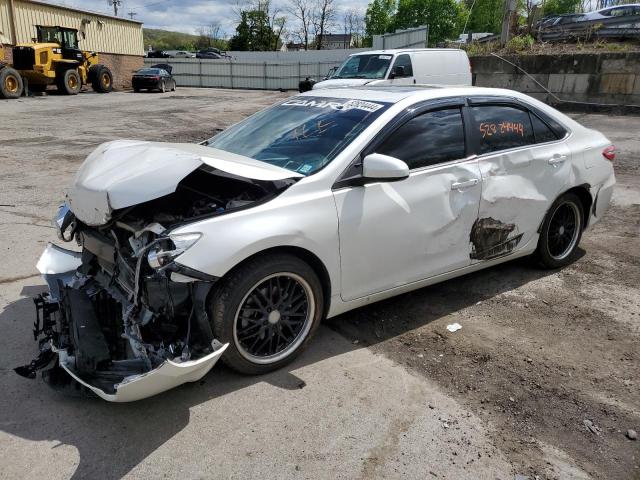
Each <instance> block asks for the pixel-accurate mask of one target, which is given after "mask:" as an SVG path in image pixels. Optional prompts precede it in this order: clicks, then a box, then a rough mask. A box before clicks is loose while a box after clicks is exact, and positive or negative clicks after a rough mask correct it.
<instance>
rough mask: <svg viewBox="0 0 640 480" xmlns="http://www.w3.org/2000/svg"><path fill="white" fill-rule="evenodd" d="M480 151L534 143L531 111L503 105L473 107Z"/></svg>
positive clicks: (484, 151)
mask: <svg viewBox="0 0 640 480" xmlns="http://www.w3.org/2000/svg"><path fill="white" fill-rule="evenodd" d="M471 111H472V112H473V121H474V123H473V129H474V130H475V132H476V134H477V135H478V137H479V138H480V151H479V152H478V153H480V154H482V153H490V152H497V151H500V150H506V149H509V148H516V147H523V146H525V145H531V144H533V143H534V137H533V129H532V128H531V120H530V119H529V112H526V111H524V110H520V109H519V108H515V107H507V106H503V105H487V106H480V107H471Z"/></svg>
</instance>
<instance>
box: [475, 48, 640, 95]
mask: <svg viewBox="0 0 640 480" xmlns="http://www.w3.org/2000/svg"><path fill="white" fill-rule="evenodd" d="M503 58H505V59H506V60H508V61H509V62H512V63H514V64H515V65H518V66H519V67H520V68H522V69H523V70H524V71H526V72H527V73H529V74H530V75H531V77H533V78H534V79H535V80H536V81H533V80H532V79H531V78H530V77H528V76H527V75H525V74H523V73H522V71H520V70H518V69H517V68H516V67H514V66H512V65H510V64H509V63H507V62H505V61H503V60H501V59H499V58H497V57H495V56H491V55H490V56H477V57H471V66H472V69H473V84H474V85H477V86H480V87H497V88H509V89H512V90H518V91H520V92H523V93H526V94H529V95H531V96H533V97H536V98H538V99H540V100H543V101H545V102H548V103H553V104H557V103H558V102H557V100H556V99H554V98H553V96H552V95H549V94H548V93H547V92H546V91H545V89H544V88H542V87H541V86H540V85H538V84H537V83H536V82H539V83H540V84H542V85H543V86H544V87H545V88H546V89H548V90H550V91H551V92H553V93H554V94H555V95H556V96H557V97H559V98H560V99H562V100H564V101H570V102H575V101H578V102H593V103H607V104H618V105H638V106H640V52H632V53H576V54H565V55H505V56H503Z"/></svg>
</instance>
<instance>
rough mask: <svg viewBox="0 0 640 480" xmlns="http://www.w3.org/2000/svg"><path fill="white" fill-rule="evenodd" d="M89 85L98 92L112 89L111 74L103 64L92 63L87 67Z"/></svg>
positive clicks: (107, 91)
mask: <svg viewBox="0 0 640 480" xmlns="http://www.w3.org/2000/svg"><path fill="white" fill-rule="evenodd" d="M89 78H90V79H91V87H92V88H93V90H94V91H95V92H98V93H109V92H111V91H112V90H113V75H112V73H111V70H109V69H108V68H107V67H105V66H104V65H93V66H92V67H91V68H90V69H89Z"/></svg>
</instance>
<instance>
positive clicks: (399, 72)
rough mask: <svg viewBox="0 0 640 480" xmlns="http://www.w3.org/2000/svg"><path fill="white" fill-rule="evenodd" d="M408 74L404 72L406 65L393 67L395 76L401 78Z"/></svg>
mask: <svg viewBox="0 0 640 480" xmlns="http://www.w3.org/2000/svg"><path fill="white" fill-rule="evenodd" d="M404 76H406V75H405V73H404V67H403V66H401V65H398V66H397V67H393V77H394V78H401V77H404Z"/></svg>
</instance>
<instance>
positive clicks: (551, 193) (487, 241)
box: [470, 142, 576, 262]
mask: <svg viewBox="0 0 640 480" xmlns="http://www.w3.org/2000/svg"><path fill="white" fill-rule="evenodd" d="M478 165H479V168H480V171H481V173H482V195H481V198H480V207H479V209H478V222H476V224H475V225H474V228H473V229H472V231H471V233H470V241H471V244H472V250H471V258H472V260H473V262H480V261H484V260H488V259H491V258H495V257H497V256H501V255H508V254H510V253H511V252H513V251H515V250H517V249H518V248H521V247H522V246H524V245H529V246H530V248H531V246H533V248H535V245H536V242H530V240H532V239H533V238H534V237H536V236H537V235H538V227H539V226H540V224H541V222H542V220H543V218H544V216H545V214H546V212H547V210H548V209H549V207H550V206H551V204H552V203H553V201H554V200H555V199H556V198H557V197H558V196H559V195H560V194H561V193H562V192H564V191H566V190H568V189H569V188H571V187H572V186H574V185H575V179H576V167H575V166H574V164H573V162H572V157H571V152H570V150H569V148H568V147H567V145H566V143H565V142H554V143H549V144H541V145H538V146H534V147H528V148H524V149H520V150H510V151H506V152H499V153H497V154H495V155H487V156H483V157H480V158H479V160H478Z"/></svg>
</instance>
